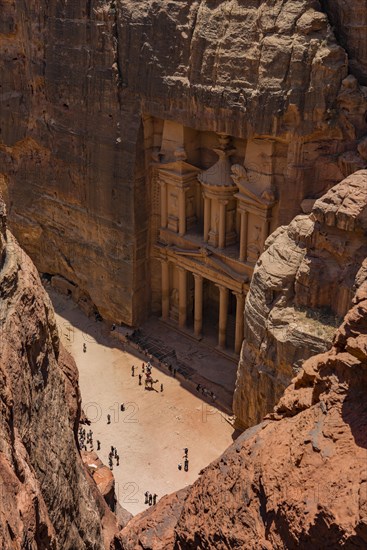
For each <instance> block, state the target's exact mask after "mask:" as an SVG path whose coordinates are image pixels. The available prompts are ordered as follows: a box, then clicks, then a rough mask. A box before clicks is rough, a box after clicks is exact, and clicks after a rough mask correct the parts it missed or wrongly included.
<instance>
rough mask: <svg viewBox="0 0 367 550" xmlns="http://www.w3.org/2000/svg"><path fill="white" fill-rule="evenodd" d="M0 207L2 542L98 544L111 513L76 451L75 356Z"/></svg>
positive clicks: (105, 536) (108, 532) (111, 522)
mask: <svg viewBox="0 0 367 550" xmlns="http://www.w3.org/2000/svg"><path fill="white" fill-rule="evenodd" d="M0 213H1V215H0V218H1V220H0V221H1V224H0V225H2V227H3V230H2V233H1V249H2V251H3V255H2V263H1V264H0V295H1V299H0V330H1V333H0V406H1V415H0V546H1V548H4V549H10V548H14V549H19V550H24V549H25V548H29V549H35V548H37V549H44V550H46V549H47V550H49V549H55V550H56V549H60V550H61V549H62V550H64V549H70V550H77V549H84V548H91V549H92V548H93V549H95V550H100V549H102V548H104V547H105V545H106V547H108V545H109V540H110V538H111V537H112V536H113V534H114V530H115V529H116V521H115V518H114V516H113V514H112V513H111V512H109V510H108V508H107V505H106V504H105V503H104V501H103V499H102V496H101V495H100V494H99V493H98V490H97V487H96V486H95V484H94V482H93V480H92V478H91V477H90V476H89V475H88V474H87V473H86V471H85V470H84V467H83V464H82V460H81V457H80V454H79V450H78V445H77V427H78V422H79V417H80V403H81V398H80V394H79V388H78V373H77V369H76V365H75V363H74V361H73V360H72V359H71V357H70V356H69V355H68V354H67V353H66V352H65V350H64V349H63V348H62V346H61V345H60V342H59V338H58V332H57V327H56V323H55V318H54V313H53V309H52V305H51V303H50V300H49V298H48V296H47V294H46V292H45V291H44V289H43V287H42V285H41V283H40V280H39V276H38V274H37V271H36V269H35V267H34V266H33V264H32V263H31V261H30V259H29V258H28V256H26V254H25V253H24V252H23V251H22V250H21V249H20V247H19V246H18V244H17V242H16V241H15V239H14V237H13V236H12V235H11V234H10V233H9V232H6V229H5V213H4V210H3V203H2V202H1V208H0Z"/></svg>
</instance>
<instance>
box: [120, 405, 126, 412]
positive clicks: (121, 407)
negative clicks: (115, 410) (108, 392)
mask: <svg viewBox="0 0 367 550" xmlns="http://www.w3.org/2000/svg"><path fill="white" fill-rule="evenodd" d="M124 410H125V403H121V406H120V411H121V412H124Z"/></svg>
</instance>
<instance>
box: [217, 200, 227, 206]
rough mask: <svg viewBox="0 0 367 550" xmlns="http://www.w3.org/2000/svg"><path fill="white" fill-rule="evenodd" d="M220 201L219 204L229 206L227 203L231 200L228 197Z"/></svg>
mask: <svg viewBox="0 0 367 550" xmlns="http://www.w3.org/2000/svg"><path fill="white" fill-rule="evenodd" d="M218 202H219V204H221V205H223V206H227V204H228V203H229V200H228V199H219V200H218Z"/></svg>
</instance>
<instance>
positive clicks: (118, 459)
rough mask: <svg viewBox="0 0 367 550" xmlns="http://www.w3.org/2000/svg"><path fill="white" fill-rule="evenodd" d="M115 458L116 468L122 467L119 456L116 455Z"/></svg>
mask: <svg viewBox="0 0 367 550" xmlns="http://www.w3.org/2000/svg"><path fill="white" fill-rule="evenodd" d="M115 458H116V466H119V465H120V457H119V455H115Z"/></svg>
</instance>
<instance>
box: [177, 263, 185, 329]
mask: <svg viewBox="0 0 367 550" xmlns="http://www.w3.org/2000/svg"><path fill="white" fill-rule="evenodd" d="M177 269H178V277H179V279H178V325H179V327H180V328H184V327H185V326H186V319H187V272H186V269H184V268H183V267H178V268H177Z"/></svg>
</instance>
